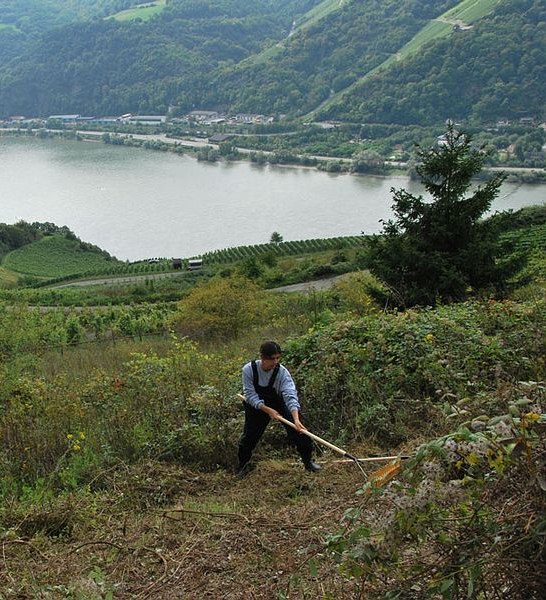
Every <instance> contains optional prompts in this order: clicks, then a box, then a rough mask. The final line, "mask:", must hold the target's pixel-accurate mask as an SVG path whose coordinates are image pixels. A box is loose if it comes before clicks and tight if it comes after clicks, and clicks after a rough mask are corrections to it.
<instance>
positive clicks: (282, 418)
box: [237, 394, 356, 460]
mask: <svg viewBox="0 0 546 600" xmlns="http://www.w3.org/2000/svg"><path fill="white" fill-rule="evenodd" d="M237 396H238V397H239V398H240V399H241V400H243V401H244V400H245V397H244V396H243V394H237ZM276 420H277V421H280V422H281V423H284V424H285V425H288V426H289V427H292V429H297V427H296V426H295V425H294V423H292V421H289V420H288V419H285V418H284V417H283V416H279V418H278V419H276ZM300 433H302V434H303V435H306V436H307V437H310V438H311V439H312V440H315V442H318V443H319V444H322V445H323V446H326V447H328V448H330V449H331V450H333V451H334V452H337V453H338V454H341V455H342V456H346V457H347V458H350V459H351V460H356V459H355V458H354V456H352V455H351V454H349V453H348V452H345V450H343V448H338V447H337V446H334V444H331V443H330V442H327V441H326V440H323V439H322V438H321V437H319V436H318V435H315V434H314V433H311V432H310V431H307V429H304V430H303V431H301V432H300Z"/></svg>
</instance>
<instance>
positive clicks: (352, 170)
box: [0, 128, 546, 184]
mask: <svg viewBox="0 0 546 600" xmlns="http://www.w3.org/2000/svg"><path fill="white" fill-rule="evenodd" d="M4 132H10V133H11V134H13V135H29V134H31V135H35V136H37V137H47V136H51V137H65V138H70V139H78V140H81V141H87V142H99V141H100V142H103V143H111V144H115V145H123V146H133V147H142V148H144V149H146V150H155V151H170V152H175V153H185V152H188V153H190V154H192V155H195V157H196V158H197V160H200V161H206V162H219V161H223V162H230V163H236V162H239V161H250V162H252V163H254V164H258V165H260V164H269V165H273V166H280V167H291V168H293V167H296V168H306V169H315V170H318V171H325V172H328V173H340V174H343V173H346V174H350V175H363V176H375V177H396V176H400V177H403V176H406V175H408V176H409V175H410V172H409V167H410V164H409V163H408V162H407V161H401V160H384V161H382V162H381V163H380V164H379V165H374V164H370V165H367V166H366V168H365V170H362V169H360V168H359V167H357V166H355V161H354V159H353V158H347V157H342V156H324V155H316V154H299V153H292V152H286V151H281V152H279V151H274V150H259V151H256V150H253V149H249V148H245V147H242V146H236V145H232V146H231V148H230V151H229V152H228V151H226V150H224V148H225V147H224V146H223V145H222V143H215V142H210V141H209V140H208V139H207V140H205V139H202V138H197V137H179V136H175V135H172V134H167V133H149V134H142V133H120V132H109V131H82V130H57V129H32V130H26V129H25V130H21V129H15V128H12V129H5V128H4V129H0V135H3V134H4ZM484 172H485V173H486V174H487V173H488V172H504V173H506V175H507V179H506V180H507V181H508V182H510V183H528V184H546V169H544V168H540V167H508V166H506V167H503V166H491V167H485V168H484Z"/></svg>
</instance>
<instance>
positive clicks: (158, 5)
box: [107, 0, 167, 21]
mask: <svg viewBox="0 0 546 600" xmlns="http://www.w3.org/2000/svg"><path fill="white" fill-rule="evenodd" d="M166 5H167V0H155V1H154V2H146V3H145V4H139V5H137V6H133V8H128V9H127V10H122V11H121V12H118V13H116V14H115V15H112V16H110V17H107V18H108V19H115V20H116V21H134V20H135V19H142V20H143V21H148V20H149V19H151V18H152V17H154V16H155V15H158V14H159V13H160V12H162V11H163V9H164V8H165V6H166Z"/></svg>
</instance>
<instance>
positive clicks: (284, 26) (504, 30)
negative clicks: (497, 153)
mask: <svg viewBox="0 0 546 600" xmlns="http://www.w3.org/2000/svg"><path fill="white" fill-rule="evenodd" d="M136 4H137V3H135V2H126V1H125V0H102V1H101V2H91V1H88V2H85V1H84V0H73V1H72V2H68V3H61V2H57V1H54V0H49V2H41V3H38V2H34V3H32V2H30V0H27V1H26V2H23V3H15V2H7V1H6V0H0V8H2V9H3V11H2V12H1V13H0V58H3V60H2V61H1V62H0V116H2V115H3V116H8V115H12V114H26V115H32V116H47V115H48V114H53V113H60V112H78V113H81V114H88V115H91V114H94V115H97V114H119V113H123V112H141V113H143V112H151V113H156V114H157V113H163V114H164V113H166V112H167V111H168V110H169V108H170V109H171V114H172V115H180V114H184V113H185V112H187V111H189V110H191V109H194V108H201V109H220V110H223V111H226V112H228V113H234V112H241V111H243V112H252V113H265V114H276V115H281V114H284V115H288V116H289V117H306V118H309V116H310V115H312V116H313V117H316V116H318V117H319V118H330V119H339V120H343V121H351V122H375V123H398V124H419V125H430V124H434V123H438V122H443V121H444V120H445V119H446V118H447V117H451V118H456V119H470V120H472V121H475V122H481V123H483V122H490V121H492V120H495V119H498V118H501V117H505V118H514V119H515V118H520V117H534V118H537V119H540V118H542V117H543V112H544V102H543V90H544V84H545V81H546V67H545V65H546V7H545V5H544V2H543V1H542V0H487V1H484V2H479V3H478V2H472V1H471V0H463V1H460V0H422V1H418V0H396V1H395V0H382V1H379V0H344V1H341V2H332V1H331V0H277V1H274V0H258V1H256V2H252V3H248V2H242V1H241V0H219V1H215V2H213V1H212V0H167V2H166V5H165V6H164V8H163V7H162V10H158V11H157V12H155V11H154V12H153V13H146V14H147V15H148V16H147V17H146V18H139V17H138V11H134V12H129V13H127V12H126V13H123V15H124V16H123V20H121V19H120V16H119V15H121V14H122V13H118V14H117V15H116V11H118V10H121V9H123V8H127V7H128V6H131V7H134V6H135V5H136ZM142 14H143V13H142ZM105 16H106V17H107V18H105ZM113 16H116V18H112V17H113ZM75 20H76V22H74V21H75ZM67 21H72V22H70V23H69V24H66V25H64V26H63V27H60V28H52V27H53V25H59V24H62V23H63V22H64V23H66V22H67ZM440 30H441V35H438V32H439V31H440ZM409 49H411V51H409Z"/></svg>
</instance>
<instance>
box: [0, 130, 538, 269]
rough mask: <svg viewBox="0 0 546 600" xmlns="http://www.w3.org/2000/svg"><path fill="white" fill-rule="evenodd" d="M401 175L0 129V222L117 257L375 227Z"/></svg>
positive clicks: (515, 191)
mask: <svg viewBox="0 0 546 600" xmlns="http://www.w3.org/2000/svg"><path fill="white" fill-rule="evenodd" d="M392 187H395V188H405V189H407V190H408V191H410V192H412V193H421V192H422V188H421V186H420V185H419V184H417V183H416V182H412V181H410V180H409V179H408V178H406V177H370V176H366V177H364V176H355V175H347V174H328V173H323V172H319V171H316V170H314V169H306V168H299V167H278V166H270V165H266V166H257V165H254V164H251V163H250V162H245V161H242V162H237V163H202V162H198V161H197V160H196V159H195V158H193V157H190V156H184V155H175V154H173V153H170V152H167V153H165V152H154V151H151V150H142V149H139V148H130V147H121V146H111V145H105V144H102V143H101V142H77V141H73V140H39V139H35V138H14V137H0V222H3V223H15V222H16V221H18V220H21V219H22V220H25V221H29V222H33V221H41V222H43V221H50V222H53V223H55V224H57V225H66V226H68V227H69V228H70V229H71V230H72V231H73V232H74V233H75V234H76V235H77V236H78V237H79V238H81V239H82V240H84V241H86V242H91V243H93V244H96V245H97V246H99V247H101V248H103V249H104V250H106V251H108V252H109V253H110V254H112V255H114V256H116V257H117V258H119V259H121V260H131V261H133V260H138V259H141V258H151V257H188V256H194V255H199V254H201V253H203V252H206V251H209V250H216V249H221V248H227V247H231V246H240V245H247V244H260V243H265V242H268V241H269V239H270V237H271V234H272V233H273V232H274V231H277V232H279V233H280V234H281V235H282V236H283V238H284V240H285V241H289V240H301V239H309V238H324V237H335V236H340V235H341V236H345V235H359V234H360V233H366V234H369V233H376V232H378V231H380V230H381V222H380V220H381V219H388V218H389V217H390V215H391V204H392V194H391V192H390V189H391V188H392ZM545 200H546V186H544V185H536V186H532V185H521V184H520V185H518V184H504V185H503V187H502V189H501V193H500V194H499V197H498V198H497V199H496V201H495V203H494V206H493V210H507V209H518V208H521V207H523V206H529V205H533V204H542V203H544V201H545Z"/></svg>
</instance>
